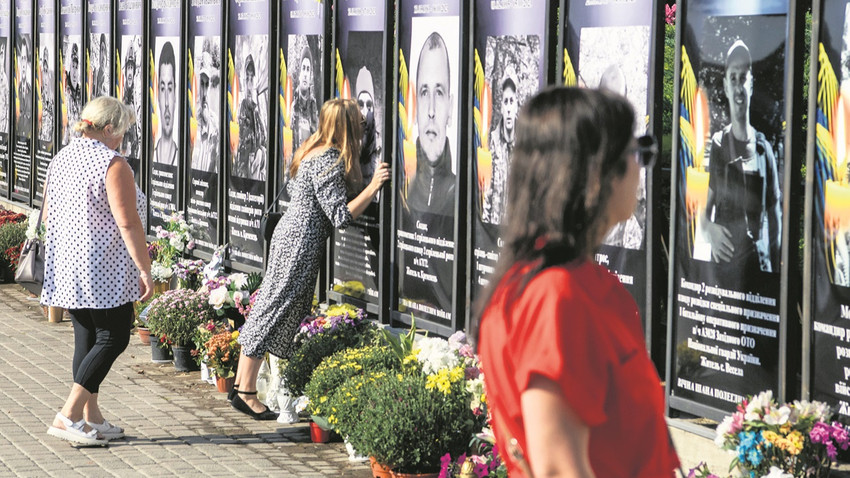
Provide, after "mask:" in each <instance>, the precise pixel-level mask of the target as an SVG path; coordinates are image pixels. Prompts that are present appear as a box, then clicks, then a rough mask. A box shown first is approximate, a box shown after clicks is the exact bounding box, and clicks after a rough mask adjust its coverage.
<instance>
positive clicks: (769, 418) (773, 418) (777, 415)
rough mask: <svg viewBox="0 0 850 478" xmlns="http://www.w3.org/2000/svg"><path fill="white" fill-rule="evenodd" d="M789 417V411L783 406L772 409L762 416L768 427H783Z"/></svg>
mask: <svg viewBox="0 0 850 478" xmlns="http://www.w3.org/2000/svg"><path fill="white" fill-rule="evenodd" d="M790 415H791V409H790V408H788V407H787V406H785V405H783V406H781V407H779V408H773V409H771V410H770V412H768V413H767V414H766V415H765V416H764V422H765V423H767V424H768V425H784V424H785V423H786V422H787V421H788V417H789V416H790Z"/></svg>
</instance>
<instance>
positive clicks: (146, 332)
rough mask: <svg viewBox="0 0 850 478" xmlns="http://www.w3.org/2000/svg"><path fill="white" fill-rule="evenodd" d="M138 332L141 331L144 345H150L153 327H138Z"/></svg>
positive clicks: (140, 336)
mask: <svg viewBox="0 0 850 478" xmlns="http://www.w3.org/2000/svg"><path fill="white" fill-rule="evenodd" d="M136 332H138V333H139V340H141V341H142V344H143V345H150V343H151V329H149V328H147V327H136Z"/></svg>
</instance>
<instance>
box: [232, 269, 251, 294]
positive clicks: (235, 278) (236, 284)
mask: <svg viewBox="0 0 850 478" xmlns="http://www.w3.org/2000/svg"><path fill="white" fill-rule="evenodd" d="M230 285H231V286H233V288H235V289H237V290H238V289H244V288H245V286H246V285H248V276H247V275H246V274H243V273H241V272H238V273H236V274H230Z"/></svg>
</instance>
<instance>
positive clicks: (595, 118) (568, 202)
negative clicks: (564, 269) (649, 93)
mask: <svg viewBox="0 0 850 478" xmlns="http://www.w3.org/2000/svg"><path fill="white" fill-rule="evenodd" d="M634 118H635V115H634V110H633V109H632V106H631V105H630V104H629V102H628V100H626V99H625V98H624V97H622V96H620V95H617V94H615V93H610V92H605V91H599V90H589V89H584V88H565V87H552V88H548V89H546V90H544V91H542V92H540V93H538V94H537V95H536V96H535V97H533V98H531V99H530V100H529V101H528V102H527V103H526V105H525V107H524V108H523V110H522V112H521V113H520V115H519V117H518V118H517V124H516V143H515V146H514V150H513V158H512V161H511V171H510V175H509V176H508V181H509V184H508V209H507V214H506V217H505V220H504V221H503V222H502V231H501V232H502V237H503V238H504V241H505V245H504V247H503V248H502V250H501V253H500V256H499V262H498V263H497V265H496V271H495V273H494V274H493V277H492V279H491V281H490V284H489V285H488V287H487V289H485V291H484V294H482V296H481V297H480V298H479V299H478V300H477V301H476V304H475V308H474V316H473V321H472V329H473V330H472V331H471V334H470V335H471V336H472V337H476V338H477V336H478V325H479V323H480V320H481V314H482V313H483V312H484V309H485V308H486V306H487V304H488V302H489V301H490V298H491V297H492V296H493V293H494V292H495V290H496V288H497V287H498V286H499V283H500V282H501V281H502V279H503V278H504V277H505V275H506V274H507V273H508V271H510V269H511V268H512V267H513V266H514V264H517V263H529V264H530V265H531V266H532V267H531V269H530V270H529V271H528V273H526V274H524V275H523V276H522V277H518V278H517V280H520V281H522V282H521V286H520V287H519V288H518V290H519V291H521V290H522V289H523V288H524V286H525V284H527V283H528V281H530V280H531V279H532V278H533V277H534V276H535V275H537V274H538V273H539V272H540V271H542V270H543V269H545V268H547V267H551V266H555V265H561V264H567V263H570V262H573V261H575V260H582V259H589V258H590V256H591V254H592V253H593V252H594V251H595V250H596V249H597V248H598V247H599V245H600V244H601V242H602V240H603V238H604V235H605V233H606V232H607V231H606V230H605V229H606V228H607V226H608V225H609V218H608V214H607V211H608V201H609V198H610V196H611V186H612V182H613V180H614V178H619V177H622V176H623V175H624V174H625V173H626V169H627V167H628V165H627V163H626V162H625V161H626V159H624V153H625V151H626V148H627V147H628V146H629V143H630V141H631V139H632V132H633V131H634V121H635V119H634ZM476 342H477V340H476Z"/></svg>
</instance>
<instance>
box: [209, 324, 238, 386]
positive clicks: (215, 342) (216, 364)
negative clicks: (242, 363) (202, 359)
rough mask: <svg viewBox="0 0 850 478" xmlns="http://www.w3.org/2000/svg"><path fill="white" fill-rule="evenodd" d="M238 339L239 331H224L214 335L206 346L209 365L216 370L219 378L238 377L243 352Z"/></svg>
mask: <svg viewBox="0 0 850 478" xmlns="http://www.w3.org/2000/svg"><path fill="white" fill-rule="evenodd" d="M238 337H239V331H233V332H228V331H224V332H221V333H218V334H215V335H213V336H212V337H211V338H210V339H209V340H208V341H207V343H206V344H204V347H205V348H206V351H207V352H206V360H207V365H208V366H209V367H210V368H212V369H213V370H215V374H216V376H217V377H221V378H230V377H232V376H234V375H236V367H237V365H238V364H239V352H240V350H241V347H240V346H239V342H237V341H236V339H237V338H238Z"/></svg>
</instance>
